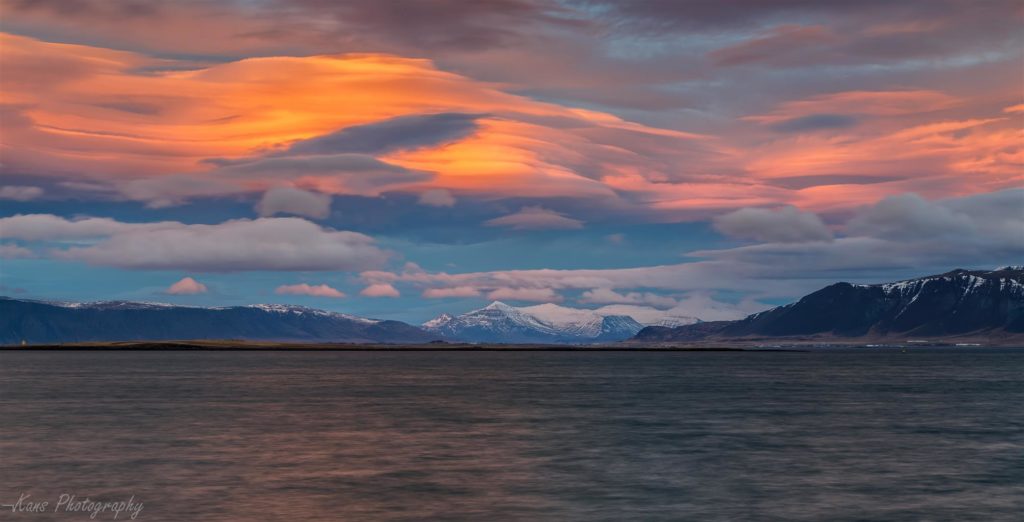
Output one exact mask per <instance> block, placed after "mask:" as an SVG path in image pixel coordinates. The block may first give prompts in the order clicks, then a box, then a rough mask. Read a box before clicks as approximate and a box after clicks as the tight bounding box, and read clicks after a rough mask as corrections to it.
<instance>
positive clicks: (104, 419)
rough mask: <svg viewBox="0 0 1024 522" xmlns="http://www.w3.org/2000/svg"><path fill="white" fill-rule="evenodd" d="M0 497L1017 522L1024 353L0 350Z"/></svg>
mask: <svg viewBox="0 0 1024 522" xmlns="http://www.w3.org/2000/svg"><path fill="white" fill-rule="evenodd" d="M26 495H27V496H26ZM43 503H45V506H44V507H42V508H40V507H39V506H40V504H43ZM0 504H3V507H0V520H24V521H37V520H38V521H42V520H60V521H65V520H68V521H70V520H83V521H88V520H115V519H116V520H132V519H133V517H135V518H134V520H148V521H157V520H159V521H163V520H166V521H264V520H267V521H272V520H273V521H276V520H281V521H307V520H308V521H326V520H353V521H374V520H403V521H404V520H408V521H420V520H453V521H456V520H466V521H502V520H514V521H520V520H521V521H545V520H553V521H625V520H644V521H648V520H650V521H661V520H665V521H668V520H672V521H675V520H693V521H743V520H754V521H759V520H765V521H768V520H771V521H775V520H778V521H790V520H797V521H799V520H814V521H819V520H821V521H947V520H948V521H972V520H977V521H1002V520H1007V521H1019V520H1024V349H985V348H960V349H936V348H914V349H907V350H906V351H901V350H892V349H865V350H835V349H830V350H829V349H826V350H814V351H809V352H629V351H621V352H443V351H438V352H379V351H378V352H311V351H267V352H253V351H149V352H147V351H95V352H88V351H53V352H46V351H28V350H25V351H20V350H14V351H4V352H0ZM29 508H32V509H33V510H32V511H29V510H28V509H29Z"/></svg>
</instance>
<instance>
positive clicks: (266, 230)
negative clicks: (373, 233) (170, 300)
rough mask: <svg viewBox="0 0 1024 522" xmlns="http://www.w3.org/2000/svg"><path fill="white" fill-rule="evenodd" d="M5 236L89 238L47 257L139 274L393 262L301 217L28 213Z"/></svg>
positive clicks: (360, 241)
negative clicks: (188, 218) (130, 218)
mask: <svg viewBox="0 0 1024 522" xmlns="http://www.w3.org/2000/svg"><path fill="white" fill-rule="evenodd" d="M0 237H2V238H9V239H19V240H25V241H63V240H89V241H88V243H89V244H87V245H86V246H71V247H68V248H54V249H51V251H50V253H49V255H50V256H52V257H55V258H58V259H68V260H74V261H84V262H86V263H90V264H94V265H102V266H112V267H118V268H130V269H141V270H183V271H190V272H238V271H251V270H283V271H290V270H298V271H307V270H308V271H320V270H340V271H349V270H366V269H368V268H374V267H378V266H380V265H381V264H383V263H384V262H385V261H386V260H387V258H388V257H389V254H388V253H387V252H385V251H383V250H381V249H380V248H378V247H377V246H376V244H375V241H374V240H373V238H371V237H369V236H366V235H363V234H359V233H356V232H347V231H341V230H333V229H329V228H324V227H320V226H318V225H316V224H314V223H311V222H309V221H306V220H304V219H300V218H260V219H256V220H248V219H239V220H233V221H225V222H223V223H219V224H215V225H189V224H185V223H179V222H175V221H164V222H159V223H124V222H120V221H116V220H113V219H109V218H87V219H80V220H68V219H64V218H60V217H57V216H53V215H48V214H29V215H19V216H12V217H8V218H3V219H0ZM76 243H81V241H76Z"/></svg>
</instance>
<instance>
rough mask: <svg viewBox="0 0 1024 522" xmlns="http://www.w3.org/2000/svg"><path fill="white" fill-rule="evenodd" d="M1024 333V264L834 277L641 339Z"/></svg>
mask: <svg viewBox="0 0 1024 522" xmlns="http://www.w3.org/2000/svg"><path fill="white" fill-rule="evenodd" d="M1022 333H1024V267H1022V266H1006V267H1000V268H997V269H995V270H963V269H957V270H953V271H951V272H947V273H945V274H939V275H933V276H927V277H921V278H917V279H909V280H906V281H898V282H895V283H884V284H875V285H854V284H850V283H836V284H833V285H830V286H827V287H825V288H822V289H821V290H818V291H817V292H814V293H812V294H808V295H807V296H805V297H804V298H802V299H800V300H799V301H797V302H795V303H791V304H788V305H784V306H779V307H776V308H773V309H771V310H767V311H764V312H760V313H756V314H753V315H750V316H748V317H747V318H745V319H742V320H739V321H717V322H715V323H704V324H701V325H693V326H683V327H678V328H645V329H644V330H642V331H641V332H640V333H639V334H638V335H637V337H636V339H637V340H644V341H682V340H696V339H703V338H708V337H712V338H728V337H749V336H783V337H784V336H813V335H827V336H840V337H886V336H898V337H912V336H920V337H926V336H957V335H997V336H998V335H1016V334H1022Z"/></svg>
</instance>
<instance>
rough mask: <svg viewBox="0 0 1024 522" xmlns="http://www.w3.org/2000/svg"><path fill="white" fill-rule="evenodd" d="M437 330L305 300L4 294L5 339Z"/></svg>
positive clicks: (405, 337) (358, 337)
mask: <svg viewBox="0 0 1024 522" xmlns="http://www.w3.org/2000/svg"><path fill="white" fill-rule="evenodd" d="M435 338H436V336H434V335H431V334H428V333H427V332H425V331H423V330H421V329H419V328H417V327H415V326H410V325H408V324H405V323H402V322H399V321H378V320H373V319H364V318H361V317H355V316H351V315H346V314H340V313H335V312H327V311H323V310H316V309H312V308H306V307H301V306H288V305H253V306H236V307H228V308H198V307H187V306H173V305H167V304H156V303H134V302H127V301H106V302H96V303H50V302H44V301H29V300H18V299H11V298H7V297H0V344H18V343H21V341H22V340H25V341H26V342H28V343H32V344H43V343H69V342H82V341H127V340H167V339H246V340H267V341H324V342H426V341H430V340H432V339H435Z"/></svg>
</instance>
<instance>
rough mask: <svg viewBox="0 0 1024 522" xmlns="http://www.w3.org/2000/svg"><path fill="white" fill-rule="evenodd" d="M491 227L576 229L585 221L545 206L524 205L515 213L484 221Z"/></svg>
mask: <svg viewBox="0 0 1024 522" xmlns="http://www.w3.org/2000/svg"><path fill="white" fill-rule="evenodd" d="M484 224H485V225H487V226H489V227H509V228H512V229H514V230H541V229H575V228H583V222H582V221H580V220H578V219H572V218H568V217H565V216H564V215H562V214H560V213H558V212H555V211H553V210H548V209H546V208H543V207H523V208H522V209H521V210H520V211H519V212H516V213H515V214H509V215H507V216H502V217H499V218H494V219H490V220H488V221H486V222H484Z"/></svg>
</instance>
